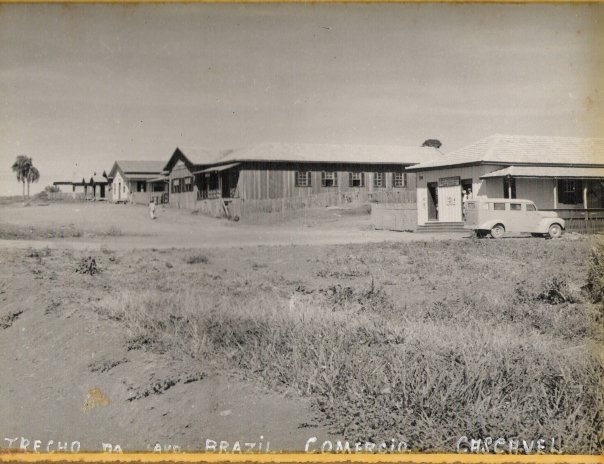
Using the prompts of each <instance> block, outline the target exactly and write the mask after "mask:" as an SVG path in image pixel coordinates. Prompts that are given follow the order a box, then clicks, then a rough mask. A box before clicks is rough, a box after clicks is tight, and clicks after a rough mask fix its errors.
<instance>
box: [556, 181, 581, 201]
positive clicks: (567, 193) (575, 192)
mask: <svg viewBox="0 0 604 464" xmlns="http://www.w3.org/2000/svg"><path fill="white" fill-rule="evenodd" d="M558 203H564V204H565V205H578V204H581V203H583V182H582V181H581V180H580V179H560V180H558Z"/></svg>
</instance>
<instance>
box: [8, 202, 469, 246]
mask: <svg viewBox="0 0 604 464" xmlns="http://www.w3.org/2000/svg"><path fill="white" fill-rule="evenodd" d="M157 216H158V217H157V219H156V220H151V219H149V216H148V214H147V209H146V207H144V206H140V205H114V204H107V203H67V204H50V205H48V206H31V207H23V206H22V205H10V206H3V207H0V223H2V224H7V225H12V226H16V227H30V228H41V229H43V230H53V231H56V230H61V229H63V230H71V231H73V230H77V231H80V232H81V236H80V237H69V238H63V239H51V240H48V239H45V238H44V236H43V235H42V236H39V237H35V239H34V240H33V241H32V240H30V239H26V240H8V241H7V240H0V247H3V248H10V247H28V246H32V245H35V246H49V247H51V248H52V247H57V246H69V247H73V248H76V249H80V248H99V247H101V246H103V245H106V246H111V247H112V248H116V249H131V248H172V247H175V248H220V247H239V246H257V245H331V244H346V243H375V242H383V241H394V242H398V241H416V240H421V241H426V240H435V239H460V238H463V237H464V236H467V235H468V234H463V233H462V234H459V233H453V234H414V233H407V232H393V231H384V230H374V229H373V227H372V226H371V221H370V217H369V215H367V214H364V215H350V214H346V212H345V211H339V210H324V211H313V212H309V213H308V215H307V216H306V217H302V218H299V219H295V220H292V221H289V222H286V223H282V224H276V225H249V224H243V223H240V222H230V221H227V220H223V219H215V218H210V217H206V216H203V215H198V214H191V213H190V212H188V211H184V210H174V209H170V208H159V209H158V211H157Z"/></svg>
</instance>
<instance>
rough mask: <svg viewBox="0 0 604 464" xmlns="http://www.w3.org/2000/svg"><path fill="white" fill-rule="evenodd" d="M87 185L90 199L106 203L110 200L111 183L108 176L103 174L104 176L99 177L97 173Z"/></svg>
mask: <svg viewBox="0 0 604 464" xmlns="http://www.w3.org/2000/svg"><path fill="white" fill-rule="evenodd" d="M85 185H86V190H87V192H86V193H87V195H88V199H90V200H97V201H104V200H107V198H108V193H109V186H110V185H111V183H110V182H109V179H108V177H107V174H106V173H105V172H103V174H102V175H100V176H99V175H98V174H97V173H96V172H95V173H94V174H93V175H92V177H90V179H89V180H88V182H87V183H85Z"/></svg>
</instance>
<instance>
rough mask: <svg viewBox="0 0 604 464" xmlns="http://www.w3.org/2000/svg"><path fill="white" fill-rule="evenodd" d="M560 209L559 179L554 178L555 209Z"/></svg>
mask: <svg viewBox="0 0 604 464" xmlns="http://www.w3.org/2000/svg"><path fill="white" fill-rule="evenodd" d="M557 208H558V179H557V178H555V177H554V209H557Z"/></svg>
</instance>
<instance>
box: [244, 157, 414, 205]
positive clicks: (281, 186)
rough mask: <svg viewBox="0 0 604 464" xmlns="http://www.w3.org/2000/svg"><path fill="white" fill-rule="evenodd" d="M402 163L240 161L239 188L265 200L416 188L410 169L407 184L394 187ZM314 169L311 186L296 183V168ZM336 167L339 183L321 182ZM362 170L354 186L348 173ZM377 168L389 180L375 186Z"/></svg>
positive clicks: (247, 196) (301, 169)
mask: <svg viewBox="0 0 604 464" xmlns="http://www.w3.org/2000/svg"><path fill="white" fill-rule="evenodd" d="M401 169H402V166H401V165H377V166H376V165H359V164H357V165H343V164H310V163H309V164H295V163H271V164H270V165H269V164H266V163H264V164H263V163H245V164H242V165H240V174H239V181H238V184H237V191H238V194H239V197H240V198H242V199H250V200H266V199H276V198H290V197H298V196H308V195H316V194H321V193H329V192H338V193H339V192H346V191H349V190H355V191H366V192H373V191H374V190H408V189H411V190H414V189H415V185H416V184H415V174H412V173H407V186H406V187H404V188H396V189H395V188H393V186H392V185H393V180H392V172H394V171H400V170H401ZM297 171H309V172H310V173H311V186H310V187H297V186H296V172H297ZM322 171H334V172H337V175H338V185H337V186H336V187H323V186H322V185H321V172H322ZM350 172H355V173H360V172H363V173H364V176H365V185H364V186H363V187H351V186H350V185H349V173H350ZM374 172H384V173H385V181H386V184H385V186H384V187H379V188H375V187H373V175H374Z"/></svg>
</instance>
